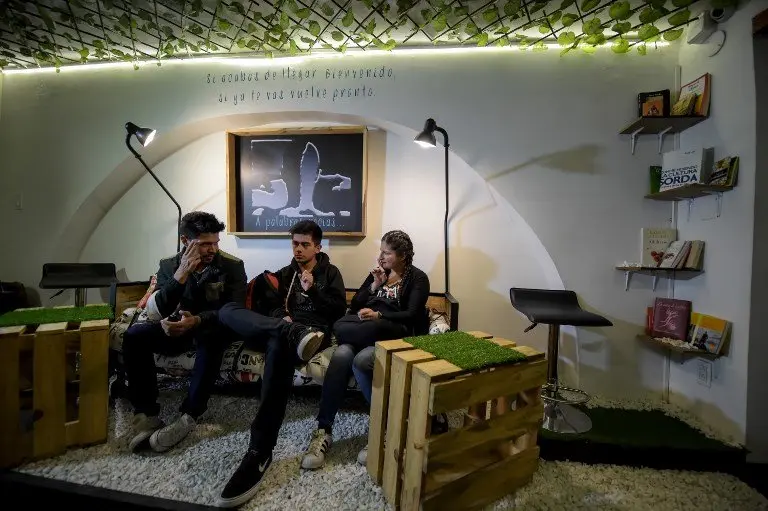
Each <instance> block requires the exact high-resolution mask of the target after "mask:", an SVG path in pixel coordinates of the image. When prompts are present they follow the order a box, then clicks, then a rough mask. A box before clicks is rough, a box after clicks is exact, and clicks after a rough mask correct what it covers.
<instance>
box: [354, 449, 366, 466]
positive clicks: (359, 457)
mask: <svg viewBox="0 0 768 511" xmlns="http://www.w3.org/2000/svg"><path fill="white" fill-rule="evenodd" d="M367 461H368V446H365V447H363V450H362V451H360V452H359V453H357V462H358V463H360V464H361V465H363V466H364V465H365V464H366V462H367Z"/></svg>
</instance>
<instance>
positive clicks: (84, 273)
mask: <svg viewBox="0 0 768 511" xmlns="http://www.w3.org/2000/svg"><path fill="white" fill-rule="evenodd" d="M115 282H118V279H117V274H116V271H115V263H45V264H43V277H42V278H41V279H40V284H39V286H40V289H61V291H59V292H58V293H56V294H54V295H53V296H52V297H51V298H53V297H55V296H58V295H60V294H61V293H62V292H63V291H64V289H72V288H74V289H75V305H76V306H78V307H82V306H84V305H85V302H86V290H87V289H88V288H98V287H110V286H111V285H112V284H113V283H115Z"/></svg>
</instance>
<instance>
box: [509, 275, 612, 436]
mask: <svg viewBox="0 0 768 511" xmlns="http://www.w3.org/2000/svg"><path fill="white" fill-rule="evenodd" d="M509 299H510V301H511V302H512V306H513V307H514V308H515V309H517V310H518V311H520V312H521V313H522V314H523V315H525V317H526V318H528V320H529V321H530V322H531V325H530V326H529V327H528V328H526V329H525V331H526V332H528V331H529V330H531V329H533V328H534V327H536V326H537V325H538V324H544V325H549V341H548V343H547V361H548V362H547V384H546V385H544V386H543V387H542V393H541V399H542V400H543V401H544V423H543V426H542V427H543V428H544V429H547V430H549V431H553V432H555V433H584V432H586V431H589V430H590V429H591V428H592V420H591V419H590V418H589V416H588V415H587V414H585V413H584V412H582V411H581V410H579V409H577V408H576V407H574V406H573V405H576V404H583V403H586V402H587V401H589V394H587V393H586V392H584V391H583V390H580V389H574V388H570V387H566V386H564V385H561V384H560V382H559V380H558V377H557V360H558V348H559V344H560V343H559V340H560V325H571V326H613V323H611V322H610V321H609V320H608V319H606V318H604V317H603V316H600V315H599V314H593V313H591V312H587V311H585V310H584V309H582V308H581V306H580V305H579V301H578V298H577V297H576V293H574V292H573V291H568V290H555V289H526V288H517V287H513V288H510V290H509Z"/></svg>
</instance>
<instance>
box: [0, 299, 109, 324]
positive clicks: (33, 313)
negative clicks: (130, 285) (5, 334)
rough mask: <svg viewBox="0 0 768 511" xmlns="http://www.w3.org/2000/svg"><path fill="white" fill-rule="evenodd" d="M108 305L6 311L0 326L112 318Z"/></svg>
mask: <svg viewBox="0 0 768 511" xmlns="http://www.w3.org/2000/svg"><path fill="white" fill-rule="evenodd" d="M112 318H113V315H112V308H111V307H110V306H109V305H105V304H99V305H86V306H85V307H60V308H55V309H28V310H18V311H11V312H6V313H5V314H3V315H2V316H0V327H2V326H17V325H43V324H45V323H64V322H67V323H69V322H72V323H75V322H80V321H87V320H91V319H112Z"/></svg>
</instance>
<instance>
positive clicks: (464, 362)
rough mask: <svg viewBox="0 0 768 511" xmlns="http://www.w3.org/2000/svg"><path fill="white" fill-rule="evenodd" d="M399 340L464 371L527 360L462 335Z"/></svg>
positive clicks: (507, 350) (436, 335)
mask: <svg viewBox="0 0 768 511" xmlns="http://www.w3.org/2000/svg"><path fill="white" fill-rule="evenodd" d="M403 340H404V341H405V342H407V343H408V344H412V345H413V346H414V347H415V348H418V349H420V350H424V351H426V352H427V353H431V354H432V355H434V356H436V357H437V358H441V359H443V360H447V361H448V362H450V363H451V364H453V365H455V366H458V367H460V368H462V369H464V370H467V371H472V370H475V369H481V368H483V367H490V366H495V365H499V364H510V363H512V362H520V361H521V360H525V359H526V358H527V357H526V356H525V355H523V354H522V353H520V352H519V351H517V350H515V349H513V348H504V347H502V346H499V345H498V344H495V343H492V342H491V341H489V340H488V339H478V338H477V337H475V336H473V335H469V334H468V333H466V332H445V333H444V334H435V335H421V336H418V337H406V338H405V339H403Z"/></svg>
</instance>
